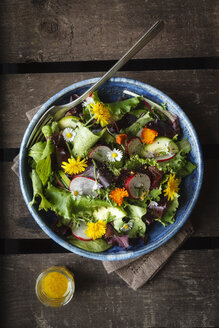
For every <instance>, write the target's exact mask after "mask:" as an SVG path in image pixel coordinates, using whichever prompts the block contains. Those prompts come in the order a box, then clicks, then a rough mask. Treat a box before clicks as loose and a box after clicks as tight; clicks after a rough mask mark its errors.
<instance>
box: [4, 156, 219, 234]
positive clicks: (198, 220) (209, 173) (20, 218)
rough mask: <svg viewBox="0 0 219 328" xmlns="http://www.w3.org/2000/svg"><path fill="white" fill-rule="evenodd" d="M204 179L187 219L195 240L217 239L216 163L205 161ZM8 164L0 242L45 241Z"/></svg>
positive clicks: (217, 195) (218, 193) (6, 165)
mask: <svg viewBox="0 0 219 328" xmlns="http://www.w3.org/2000/svg"><path fill="white" fill-rule="evenodd" d="M204 164H205V175H204V181H203V186H202V190H201V194H200V197H199V199H198V202H197V204H196V207H195V209H194V210H193V212H192V214H191V216H190V218H191V221H192V223H193V225H194V228H195V233H194V236H199V237H200V236H203V237H210V236H213V237H214V236H219V221H218V219H217V218H218V217H219V208H218V199H219V187H218V184H217V183H215V181H217V180H218V172H219V161H218V160H207V161H205V163H204ZM10 167H11V163H0V170H1V172H2V173H3V174H2V178H1V180H0V190H1V201H2V202H3V205H2V213H1V220H0V238H12V239H13V238H14V239H25V238H27V239H28V238H29V239H39V238H48V236H47V235H46V234H45V233H44V232H43V231H42V230H41V228H40V227H39V226H38V225H37V223H36V222H35V221H34V219H33V218H32V217H31V215H30V213H29V211H28V209H27V207H26V205H25V203H24V200H23V197H22V194H21V191H20V186H19V181H18V178H17V176H16V175H15V174H14V172H12V171H11V168H10Z"/></svg>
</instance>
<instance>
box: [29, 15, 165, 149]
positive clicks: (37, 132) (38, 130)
mask: <svg viewBox="0 0 219 328" xmlns="http://www.w3.org/2000/svg"><path fill="white" fill-rule="evenodd" d="M163 26H164V23H163V21H157V22H156V23H155V24H154V25H153V26H152V27H151V28H150V29H149V30H148V31H147V32H146V33H145V34H144V35H143V36H142V37H141V38H140V39H139V40H138V41H137V42H136V43H135V44H134V45H133V46H132V47H131V48H130V49H129V50H128V51H127V52H126V53H125V54H124V55H123V57H122V58H120V59H119V60H118V61H117V62H116V64H115V65H114V66H113V67H112V68H111V69H110V70H109V71H108V72H106V73H105V74H104V75H103V76H102V78H100V79H99V80H98V81H97V82H96V83H95V84H94V85H92V86H91V87H90V88H89V89H88V90H87V91H86V92H85V93H83V94H82V95H81V96H80V97H78V98H77V99H75V100H74V101H72V102H70V103H68V104H64V105H60V106H52V107H50V108H49V109H48V110H47V111H46V112H45V113H44V114H43V115H42V116H41V117H40V119H39V121H38V122H37V124H36V125H35V127H34V129H33V131H32V133H31V135H30V137H29V140H28V143H27V148H29V147H31V146H32V145H33V144H34V143H36V142H38V141H39V140H41V139H42V138H43V134H42V127H43V126H44V125H46V124H49V123H51V122H52V121H53V120H54V121H58V120H60V119H61V118H62V117H63V116H64V115H65V113H66V112H67V111H68V110H69V109H71V108H73V107H75V106H77V105H79V104H80V103H81V102H82V101H83V100H85V99H86V98H87V97H88V96H89V95H90V94H91V93H93V92H94V91H96V90H97V89H98V88H99V87H100V86H101V85H102V84H104V83H105V82H106V81H108V80H109V79H110V78H111V77H112V76H113V75H114V74H115V73H116V72H117V71H118V70H119V69H120V68H121V67H122V66H124V65H125V63H127V61H128V60H129V59H131V58H132V57H133V56H134V55H136V54H137V53H138V52H139V51H140V50H141V49H142V48H143V47H144V46H145V45H146V44H147V43H148V42H150V41H151V40H152V39H153V38H154V37H155V36H156V35H157V34H158V33H159V32H160V31H161V29H162V28H163Z"/></svg>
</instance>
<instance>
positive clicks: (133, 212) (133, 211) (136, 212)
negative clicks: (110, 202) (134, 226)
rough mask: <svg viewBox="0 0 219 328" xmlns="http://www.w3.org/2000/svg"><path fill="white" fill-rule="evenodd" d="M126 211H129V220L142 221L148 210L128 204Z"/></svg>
mask: <svg viewBox="0 0 219 328" xmlns="http://www.w3.org/2000/svg"><path fill="white" fill-rule="evenodd" d="M125 210H126V211H127V216H128V217H129V218H134V219H135V218H139V219H141V218H142V216H143V215H145V214H146V212H147V209H146V208H145V207H140V206H136V205H131V204H127V205H126V206H125Z"/></svg>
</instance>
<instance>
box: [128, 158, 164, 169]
mask: <svg viewBox="0 0 219 328" xmlns="http://www.w3.org/2000/svg"><path fill="white" fill-rule="evenodd" d="M144 164H147V165H150V166H156V167H158V168H159V164H158V163H157V161H156V160H155V159H153V158H141V157H139V156H138V155H134V156H131V157H130V159H128V160H127V161H126V164H125V165H124V169H127V170H130V171H136V170H138V169H139V168H140V167H141V166H142V165H144Z"/></svg>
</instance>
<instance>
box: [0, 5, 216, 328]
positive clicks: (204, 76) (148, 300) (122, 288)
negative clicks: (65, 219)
mask: <svg viewBox="0 0 219 328" xmlns="http://www.w3.org/2000/svg"><path fill="white" fill-rule="evenodd" d="M0 13H1V20H0V22H1V23H0V24H1V29H0V31H1V35H0V44H1V54H0V66H1V73H2V74H1V77H0V78H1V112H0V118H1V129H0V160H1V161H0V168H1V179H0V183H1V187H0V193H1V218H0V238H1V239H0V251H1V289H0V298H1V302H2V305H1V310H2V314H1V317H0V321H1V323H0V327H13V328H15V327H22V328H25V327H27V328H29V327H40V328H51V327H53V328H55V327H82V328H84V327H113V328H116V327H133V328H134V327H135V328H141V327H218V326H219V311H218V309H219V302H218V296H219V290H218V286H219V284H218V282H219V273H218V270H219V265H218V256H219V220H218V217H219V188H218V185H219V181H218V172H219V166H218V163H219V113H218V104H219V96H218V85H219V79H218V77H219V75H218V68H219V61H218V58H217V56H218V51H219V29H218V22H219V2H218V1H217V0H184V1H180V0H167V1H161V0H154V1H147V0H145V1H143V0H135V1H131V0H119V1H116V0H112V1H107V0H102V1H98V0H93V1H91V0H88V1H68V0H63V1H61V0H32V1H30V0H29V1H27V0H20V1H16V0H2V1H1V2H0ZM157 19H163V20H164V21H165V29H164V31H163V32H162V33H161V34H160V35H159V36H158V37H157V38H156V39H155V40H153V41H152V42H151V43H150V45H149V46H147V47H145V48H144V49H143V50H142V51H141V52H139V54H138V55H137V56H136V58H135V59H133V60H131V61H130V62H129V63H128V64H127V65H126V66H125V67H124V69H123V70H122V71H120V72H118V73H117V76H124V77H128V78H134V79H137V80H139V81H142V82H146V83H149V84H151V85H153V86H155V87H157V88H158V89H160V90H163V91H164V92H165V93H167V94H168V95H169V96H170V97H172V98H173V99H174V100H175V101H176V102H177V103H178V104H179V105H180V106H181V107H182V108H183V110H184V111H185V113H186V114H187V115H188V116H189V118H190V119H191V121H192V123H193V124H194V126H195V128H196V130H197V132H198V135H199V138H200V141H201V144H202V146H203V152H204V165H205V174H204V182H203V188H202V191H201V195H200V197H199V200H198V203H197V206H196V208H195V209H194V211H193V213H192V215H191V220H192V222H193V224H194V227H195V233H194V235H193V237H192V238H190V239H189V240H188V241H187V242H186V244H184V245H183V247H181V248H180V249H179V250H178V251H177V252H176V253H175V254H174V255H173V256H172V258H171V260H170V261H169V262H168V263H167V264H166V265H165V267H164V268H163V269H162V270H161V271H160V272H159V273H158V274H157V275H156V276H155V277H154V279H153V280H152V281H150V282H149V283H147V284H146V285H145V286H143V287H142V288H141V289H139V290H138V291H137V292H134V291H133V290H131V289H130V288H128V287H127V285H126V284H125V282H123V281H122V280H121V279H120V278H119V277H118V276H117V275H116V274H111V275H107V273H106V272H105V270H104V268H103V266H102V263H101V262H99V261H93V260H89V259H86V258H83V257H79V256H77V255H75V254H71V253H69V252H67V251H66V250H65V249H63V248H61V247H60V246H59V245H57V244H55V243H54V242H53V241H52V240H51V239H48V236H47V235H45V234H44V232H43V231H42V230H41V229H40V228H39V226H38V225H37V224H36V223H35V221H34V220H33V218H32V217H31V216H30V214H29V212H28V210H27V208H26V206H25V204H24V201H23V198H22V195H21V191H20V186H19V182H18V178H17V177H16V176H15V174H14V173H13V172H12V171H11V165H12V160H13V157H14V156H15V155H16V154H18V152H19V147H20V142H21V139H22V136H23V134H24V131H25V128H26V126H27V124H28V121H27V118H26V116H25V112H26V111H28V110H29V109H31V108H32V107H34V106H37V105H39V104H41V103H43V102H45V101H46V100H47V99H48V98H49V97H50V96H52V95H53V94H55V93H56V92H58V91H59V90H61V89H62V88H64V87H66V86H68V85H70V84H72V83H74V82H76V81H80V80H83V79H87V78H92V77H96V76H101V75H102V74H103V72H104V71H106V70H107V69H108V68H109V67H110V66H111V65H112V64H113V63H114V61H115V60H116V59H118V58H119V57H120V56H121V55H122V54H123V53H124V52H125V51H126V50H127V49H128V48H129V47H130V46H131V45H132V44H133V43H134V42H135V41H136V40H137V39H138V38H139V36H140V35H141V34H142V33H143V32H144V31H145V30H146V29H147V28H148V27H149V26H150V25H152V24H153V23H154V22H155V21H156V20H157ZM57 264H61V265H67V266H68V267H69V268H70V269H72V271H73V272H74V273H75V279H76V292H75V296H74V299H73V300H72V301H71V302H70V303H69V304H68V305H66V306H65V307H63V308H61V309H51V308H46V307H44V306H43V305H41V304H40V303H39V302H38V300H37V299H36V297H35V290H34V287H35V281H36V278H37V276H38V274H39V273H40V272H41V271H42V270H44V269H45V268H47V267H48V266H50V265H57Z"/></svg>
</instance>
